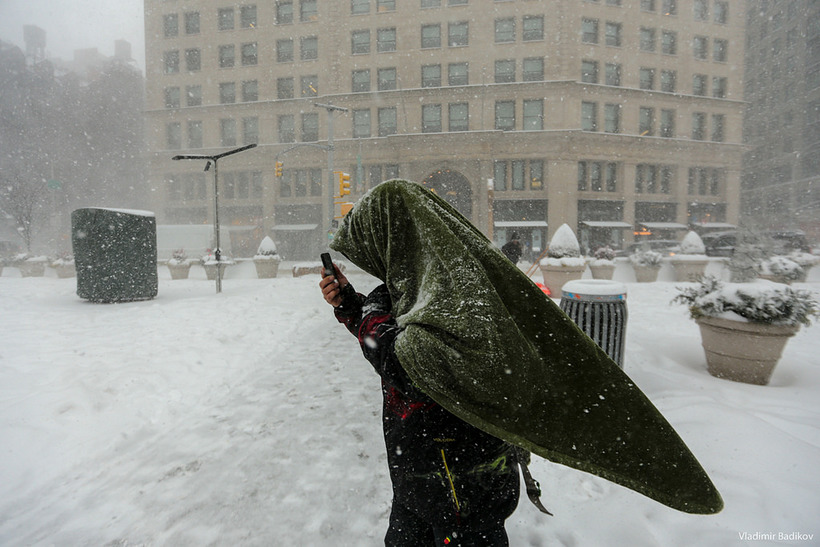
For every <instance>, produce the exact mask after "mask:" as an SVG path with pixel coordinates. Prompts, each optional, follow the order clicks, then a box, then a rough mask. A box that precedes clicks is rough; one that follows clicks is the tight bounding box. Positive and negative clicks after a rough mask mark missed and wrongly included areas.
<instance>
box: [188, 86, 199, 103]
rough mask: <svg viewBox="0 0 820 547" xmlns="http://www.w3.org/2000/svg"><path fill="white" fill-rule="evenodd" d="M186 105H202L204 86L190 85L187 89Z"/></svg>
mask: <svg viewBox="0 0 820 547" xmlns="http://www.w3.org/2000/svg"><path fill="white" fill-rule="evenodd" d="M185 97H186V101H185V104H186V105H187V106H201V105H202V86H201V85H189V86H187V87H186V88H185Z"/></svg>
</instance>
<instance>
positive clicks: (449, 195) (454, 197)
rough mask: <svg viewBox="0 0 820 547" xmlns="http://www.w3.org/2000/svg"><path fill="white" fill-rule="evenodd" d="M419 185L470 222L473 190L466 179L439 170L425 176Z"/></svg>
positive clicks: (456, 173)
mask: <svg viewBox="0 0 820 547" xmlns="http://www.w3.org/2000/svg"><path fill="white" fill-rule="evenodd" d="M421 183H422V184H423V185H424V186H425V187H426V188H429V189H430V191H432V192H435V193H436V194H437V195H438V196H439V197H441V198H443V199H444V201H446V202H447V203H449V204H450V205H452V206H453V207H454V208H455V209H456V210H457V211H458V212H459V213H461V214H462V215H464V216H465V217H467V218H468V219H470V220H472V215H473V188H472V186H471V185H470V181H469V180H467V177H465V176H464V175H462V174H461V173H459V172H458V171H451V170H449V169H439V170H437V171H435V172H433V173H431V174H429V175H427V177H425V178H424V180H423V181H421Z"/></svg>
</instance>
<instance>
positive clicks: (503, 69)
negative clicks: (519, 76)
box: [495, 59, 515, 84]
mask: <svg viewBox="0 0 820 547" xmlns="http://www.w3.org/2000/svg"><path fill="white" fill-rule="evenodd" d="M514 81H515V59H503V60H500V61H496V62H495V83H497V84H501V83H507V82H514Z"/></svg>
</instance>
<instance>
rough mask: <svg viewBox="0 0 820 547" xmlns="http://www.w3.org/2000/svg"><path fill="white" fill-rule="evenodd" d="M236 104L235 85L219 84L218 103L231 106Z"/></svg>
mask: <svg viewBox="0 0 820 547" xmlns="http://www.w3.org/2000/svg"><path fill="white" fill-rule="evenodd" d="M235 102H236V84H235V83H234V82H223V83H221V84H219V103H220V104H232V103H235Z"/></svg>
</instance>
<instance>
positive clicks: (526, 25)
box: [521, 15, 544, 42]
mask: <svg viewBox="0 0 820 547" xmlns="http://www.w3.org/2000/svg"><path fill="white" fill-rule="evenodd" d="M521 26H522V39H523V40H524V41H525V42H532V41H536V40H543V39H544V16H543V15H525V16H524V18H523V20H522V24H521Z"/></svg>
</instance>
